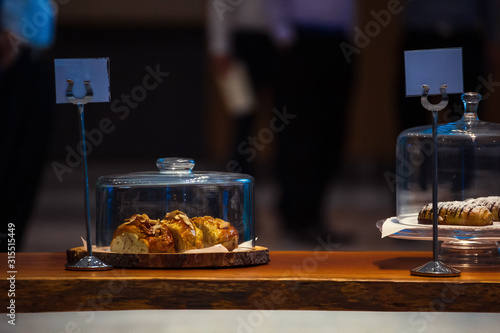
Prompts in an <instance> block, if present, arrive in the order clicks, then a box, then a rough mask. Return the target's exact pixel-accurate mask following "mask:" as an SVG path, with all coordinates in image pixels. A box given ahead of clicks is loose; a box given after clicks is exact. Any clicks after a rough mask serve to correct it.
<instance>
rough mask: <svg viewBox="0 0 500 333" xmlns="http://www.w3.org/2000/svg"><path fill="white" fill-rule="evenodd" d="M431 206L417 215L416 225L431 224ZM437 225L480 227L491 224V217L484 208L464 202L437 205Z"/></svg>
mask: <svg viewBox="0 0 500 333" xmlns="http://www.w3.org/2000/svg"><path fill="white" fill-rule="evenodd" d="M432 218H433V213H432V204H427V205H425V206H424V207H423V208H422V209H421V210H420V212H419V214H418V223H422V224H429V223H431V224H432ZM438 223H439V224H443V225H468V226H482V225H490V224H492V223H493V216H492V214H491V212H490V210H489V209H488V208H487V207H485V206H480V205H476V204H471V203H469V202H466V201H447V202H440V203H438Z"/></svg>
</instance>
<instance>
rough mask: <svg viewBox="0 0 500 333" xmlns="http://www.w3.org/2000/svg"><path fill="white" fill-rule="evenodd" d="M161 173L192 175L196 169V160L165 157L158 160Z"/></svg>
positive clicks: (157, 164) (157, 163)
mask: <svg viewBox="0 0 500 333" xmlns="http://www.w3.org/2000/svg"><path fill="white" fill-rule="evenodd" d="M156 166H157V167H158V170H159V171H160V172H161V173H190V172H191V171H192V170H193V168H194V160H193V159H190V158H180V157H164V158H159V159H157V160H156Z"/></svg>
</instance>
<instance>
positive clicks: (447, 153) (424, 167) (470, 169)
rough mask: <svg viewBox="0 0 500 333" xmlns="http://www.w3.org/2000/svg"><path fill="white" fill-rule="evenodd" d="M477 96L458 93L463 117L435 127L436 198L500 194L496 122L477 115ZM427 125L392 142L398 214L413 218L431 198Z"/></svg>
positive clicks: (430, 146)
mask: <svg viewBox="0 0 500 333" xmlns="http://www.w3.org/2000/svg"><path fill="white" fill-rule="evenodd" d="M480 100H481V95H479V94H477V93H471V92H470V93H465V94H463V95H462V101H463V103H464V109H465V112H464V115H463V117H462V118H461V119H460V120H458V121H455V122H451V123H447V124H442V125H439V126H438V130H437V133H438V136H437V140H438V189H439V194H438V200H439V202H442V201H464V200H467V199H471V198H480V197H488V196H499V195H500V124H495V123H490V122H486V121H482V120H480V119H479V118H478V116H477V109H478V104H479V101H480ZM433 152H434V145H433V140H432V128H431V126H421V127H415V128H411V129H408V130H405V131H403V132H402V133H401V134H400V135H399V136H398V139H397V145H396V207H397V217H398V218H399V219H400V220H401V219H404V218H408V217H412V216H416V215H417V214H418V213H419V211H420V210H421V209H422V207H423V206H425V205H426V204H428V203H430V202H432V174H433V170H432V166H433V163H432V155H433Z"/></svg>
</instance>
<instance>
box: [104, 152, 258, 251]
mask: <svg viewBox="0 0 500 333" xmlns="http://www.w3.org/2000/svg"><path fill="white" fill-rule="evenodd" d="M156 165H157V167H158V171H147V172H135V173H129V174H118V175H109V176H102V177H100V178H99V179H98V180H97V189H96V200H97V216H96V245H97V246H100V247H106V246H109V245H110V242H111V240H112V239H113V233H114V231H115V230H116V228H117V227H118V226H120V225H121V224H122V223H123V222H124V221H125V220H126V219H130V217H131V216H133V215H134V214H146V215H148V217H149V218H151V219H163V218H164V217H165V215H166V214H167V213H169V212H172V211H181V212H182V213H185V214H186V215H187V216H188V217H189V218H190V219H191V218H193V217H203V216H210V217H213V218H216V219H221V220H224V221H226V222H228V223H230V225H232V226H233V227H234V228H236V230H237V232H238V234H239V240H238V243H242V242H245V241H251V242H252V245H254V238H255V224H254V179H253V178H252V177H251V176H249V175H244V174H238V173H226V172H209V171H193V170H192V169H193V168H194V165H195V163H194V161H193V160H191V159H185V158H160V159H158V160H157V161H156Z"/></svg>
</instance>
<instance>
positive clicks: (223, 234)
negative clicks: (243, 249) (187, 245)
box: [192, 216, 239, 251]
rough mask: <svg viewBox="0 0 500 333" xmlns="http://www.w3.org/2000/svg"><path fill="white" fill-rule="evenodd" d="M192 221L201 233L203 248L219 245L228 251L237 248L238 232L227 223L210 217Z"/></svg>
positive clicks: (194, 218)
mask: <svg viewBox="0 0 500 333" xmlns="http://www.w3.org/2000/svg"><path fill="white" fill-rule="evenodd" d="M192 221H193V223H194V224H195V225H196V226H197V227H198V228H200V229H201V231H203V246H204V247H210V246H214V245H217V244H221V245H223V246H224V247H225V248H226V249H228V250H229V251H232V250H234V249H236V248H237V247H238V238H239V234H238V231H237V230H236V228H235V227H233V226H232V225H231V224H230V223H229V222H226V221H224V220H221V219H217V218H213V217H211V216H203V217H193V218H192Z"/></svg>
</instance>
